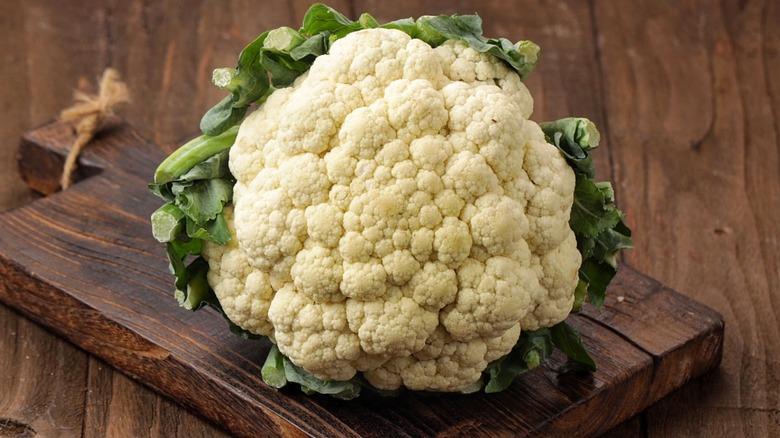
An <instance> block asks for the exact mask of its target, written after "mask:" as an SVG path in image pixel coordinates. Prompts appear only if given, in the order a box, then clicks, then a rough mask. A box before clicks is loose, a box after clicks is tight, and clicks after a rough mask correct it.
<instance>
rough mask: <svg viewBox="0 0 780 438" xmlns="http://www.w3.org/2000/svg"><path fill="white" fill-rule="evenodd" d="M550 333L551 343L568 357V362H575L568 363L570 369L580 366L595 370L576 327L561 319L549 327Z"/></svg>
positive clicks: (594, 365) (594, 364)
mask: <svg viewBox="0 0 780 438" xmlns="http://www.w3.org/2000/svg"><path fill="white" fill-rule="evenodd" d="M550 334H551V335H552V342H553V345H555V347H556V348H558V349H559V350H561V351H562V352H563V354H565V355H566V357H568V358H569V362H570V363H573V364H576V365H569V368H570V369H571V368H578V369H580V368H581V369H585V370H588V371H591V372H592V371H596V363H595V362H593V359H592V358H591V357H590V355H589V354H588V350H587V349H586V348H585V344H583V343H582V338H580V333H579V332H578V331H577V329H575V328H574V327H572V326H570V325H569V324H567V323H566V321H563V322H559V323H558V324H556V325H554V326H552V327H550Z"/></svg>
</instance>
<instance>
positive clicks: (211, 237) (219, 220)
mask: <svg viewBox="0 0 780 438" xmlns="http://www.w3.org/2000/svg"><path fill="white" fill-rule="evenodd" d="M186 232H187V236H189V237H190V238H192V239H199V240H208V241H209V242H214V243H216V244H219V245H224V244H226V243H228V242H229V241H230V239H231V238H232V236H231V235H230V230H229V229H228V226H227V223H226V222H225V216H224V215H223V214H222V213H221V212H220V213H219V214H217V217H215V218H214V219H213V220H209V221H206V222H202V223H195V222H194V221H193V220H192V219H190V218H187V221H186Z"/></svg>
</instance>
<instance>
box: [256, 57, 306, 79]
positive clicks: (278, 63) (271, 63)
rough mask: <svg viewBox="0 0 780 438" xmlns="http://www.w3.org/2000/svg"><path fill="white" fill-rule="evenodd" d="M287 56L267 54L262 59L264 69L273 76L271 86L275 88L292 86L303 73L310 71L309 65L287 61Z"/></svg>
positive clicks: (291, 60)
mask: <svg viewBox="0 0 780 438" xmlns="http://www.w3.org/2000/svg"><path fill="white" fill-rule="evenodd" d="M287 56H289V55H286V56H285V55H279V54H275V53H267V52H265V53H263V54H262V56H261V57H260V62H261V63H262V64H263V67H265V69H266V70H268V72H269V73H270V74H271V85H273V86H274V87H277V88H280V87H287V86H290V85H292V83H293V82H295V79H297V78H298V76H300V75H301V73H303V72H304V71H306V70H308V69H309V64H306V63H305V62H299V61H295V60H293V59H292V58H290V59H287Z"/></svg>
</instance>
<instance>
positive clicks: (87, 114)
mask: <svg viewBox="0 0 780 438" xmlns="http://www.w3.org/2000/svg"><path fill="white" fill-rule="evenodd" d="M98 85H99V87H98V94H97V95H91V94H87V93H84V92H82V91H78V90H77V91H75V92H74V93H73V98H74V100H75V101H76V103H75V104H74V105H73V106H72V107H70V108H68V109H66V110H64V111H62V113H60V119H61V120H63V121H66V122H69V123H71V124H72V125H73V126H74V128H75V130H76V140H75V141H74V142H73V145H72V146H71V148H70V152H68V156H67V158H66V159H65V165H64V166H63V168H62V177H61V178H60V187H62V190H67V189H68V187H70V185H71V183H72V178H73V171H74V170H75V169H76V162H77V160H78V157H79V154H80V153H81V150H82V148H84V146H85V145H86V144H87V143H89V141H90V140H92V138H93V137H94V136H95V134H96V133H98V132H99V131H100V129H101V128H102V127H103V124H104V123H105V121H106V119H108V118H109V117H110V116H112V115H113V114H114V108H115V107H116V106H117V105H119V104H121V103H127V102H129V101H130V94H129V93H128V91H127V85H125V83H124V82H122V81H121V80H120V79H119V73H117V71H116V70H114V69H112V68H108V69H106V71H104V72H103V76H102V77H101V78H100V83H99V84H98Z"/></svg>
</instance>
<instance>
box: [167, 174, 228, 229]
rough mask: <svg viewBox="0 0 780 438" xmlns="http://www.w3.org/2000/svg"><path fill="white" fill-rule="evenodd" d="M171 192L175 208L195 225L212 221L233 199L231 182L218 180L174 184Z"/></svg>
mask: <svg viewBox="0 0 780 438" xmlns="http://www.w3.org/2000/svg"><path fill="white" fill-rule="evenodd" d="M171 191H172V192H173V194H174V196H176V206H177V207H179V208H180V209H181V211H183V212H184V214H185V215H187V217H189V218H190V219H192V220H193V221H194V222H195V223H196V224H204V223H206V222H208V221H211V220H214V219H215V218H216V217H217V215H218V214H220V213H221V212H222V208H223V206H224V205H225V203H226V202H228V201H230V200H231V199H232V198H233V181H231V180H228V179H222V178H219V179H203V180H196V181H189V182H185V183H176V184H174V185H173V187H172V190H171Z"/></svg>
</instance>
